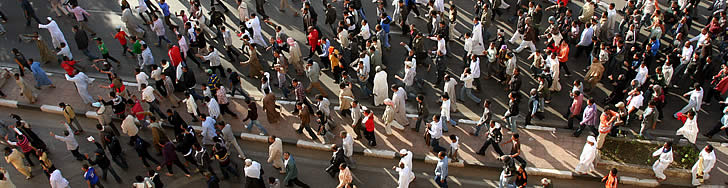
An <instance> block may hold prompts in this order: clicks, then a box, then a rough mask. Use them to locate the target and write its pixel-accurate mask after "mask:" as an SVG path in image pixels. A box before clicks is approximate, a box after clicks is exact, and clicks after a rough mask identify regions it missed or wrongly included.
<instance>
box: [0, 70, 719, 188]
mask: <svg viewBox="0 0 728 188" xmlns="http://www.w3.org/2000/svg"><path fill="white" fill-rule="evenodd" d="M50 78H51V80H52V81H53V82H54V84H55V85H56V86H57V87H56V88H43V89H41V90H35V92H34V93H35V94H37V95H39V97H38V102H37V103H36V104H37V105H43V104H45V105H52V106H55V105H57V104H58V103H59V102H65V103H67V104H71V105H72V106H73V107H74V109H75V110H76V112H85V111H90V110H93V107H91V106H89V105H85V104H83V103H82V102H81V100H80V98H79V96H78V94H77V92H76V90H75V89H73V88H74V86H73V83H72V82H70V81H66V80H65V79H63V78H62V77H61V75H59V74H52V75H51V76H50ZM25 79H26V80H28V82H29V83H30V84H34V83H35V81H34V79H33V78H32V76H30V75H28V76H26V77H25ZM105 84H108V80H106V79H94V81H93V83H92V86H91V87H89V88H90V91H89V92H90V93H91V94H92V95H94V96H96V95H102V96H105V95H106V93H107V92H108V90H107V89H103V88H99V87H98V86H99V85H105ZM0 89H1V90H2V91H3V92H5V93H6V94H7V95H8V96H7V97H6V98H5V99H8V100H17V101H18V102H23V103H25V102H27V101H26V99H25V98H24V97H22V96H19V91H18V89H17V86H16V85H15V83H14V80H12V78H10V79H9V80H7V83H6V84H5V85H4V86H0ZM127 89H128V90H129V91H131V92H132V94H138V92H137V91H136V86H130V87H128V88H127ZM248 91H255V90H252V89H248ZM251 95H252V96H253V97H254V98H256V99H260V97H261V95H260V94H259V93H257V91H256V92H252V93H251ZM49 96H53V97H49ZM59 99H62V100H59ZM231 102H232V103H233V104H234V105H232V107H233V109H234V111H236V113H238V115H240V117H241V118H243V117H245V116H246V115H247V114H246V113H247V108H246V106H244V104H243V102H242V100H231ZM258 104H259V105H262V104H261V102H260V101H258ZM281 104H282V105H283V107H284V108H282V109H281V110H282V114H283V115H284V119H283V121H281V122H280V123H278V124H270V123H268V121H267V120H266V118H265V115H263V114H264V112H263V110H262V108H261V107H259V114H261V118H260V121H261V123H262V124H263V125H264V126H265V128H266V129H267V130H268V131H269V132H270V133H272V134H274V135H276V136H279V137H283V138H291V139H302V140H310V137H309V136H307V135H306V134H296V133H295V128H297V127H298V126H299V125H300V121H299V120H298V118H297V117H296V116H294V115H292V114H291V113H290V111H291V110H293V105H291V104H290V103H283V102H282V103H281ZM332 105H333V104H332ZM198 106H199V107H200V111H201V112H206V111H207V109H206V107H204V105H203V104H198ZM161 108H162V109H163V110H166V109H167V108H169V105H168V104H167V102H166V101H163V102H162V107H161ZM175 110H177V111H178V112H180V114H181V115H182V117H183V118H184V119H186V120H188V122H190V120H191V118H192V117H191V116H189V115H187V113H185V112H186V111H185V109H184V108H177V109H175ZM375 115H376V116H377V119H376V120H375V121H376V122H377V130H376V137H377V143H378V145H377V147H375V149H385V150H395V151H397V150H399V149H402V148H406V149H408V150H411V151H413V152H414V153H415V155H420V156H422V155H425V154H429V151H428V147H426V146H425V143H424V139H423V138H422V134H423V130H424V128H422V129H423V130H420V132H418V133H415V132H414V131H413V130H411V129H409V128H406V129H405V130H403V131H394V134H393V135H386V134H385V131H384V126H382V125H383V124H382V123H381V122H382V121H381V119H379V117H381V110H375ZM224 119H225V121H226V122H229V123H231V124H232V125H233V127H234V131H236V132H244V131H245V129H244V128H243V123H246V122H241V121H240V120H236V119H234V118H232V117H230V116H225V117H224ZM334 122H337V128H336V129H335V130H334V132H338V131H341V130H342V128H343V129H345V130H347V131H349V132H352V129H351V127H349V126H342V125H348V124H350V123H351V120H350V118H343V119H342V118H341V117H339V116H338V115H334ZM193 124H194V123H193ZM412 124H413V125H414V121H413V122H412ZM472 130H473V126H472V125H470V124H465V123H461V124H460V125H459V126H458V127H454V128H450V132H448V133H446V134H445V135H446V136H447V135H450V134H455V135H457V136H459V137H460V140H461V151H460V155H461V157H462V159H464V160H465V161H466V162H467V163H472V164H491V165H497V164H499V162H498V161H497V160H496V159H495V157H496V154H495V152H494V151H493V149H490V148H489V149H488V151H486V155H485V156H480V155H477V154H475V152H476V151H477V150H478V149H479V148H480V146H481V145H482V143H483V141H484V139H485V138H484V136H483V135H481V136H480V137H479V138H476V137H474V136H470V135H468V134H467V133H468V132H471V131H472ZM520 132H521V141H522V149H523V151H524V154H523V156H524V158H525V159H526V160H527V161H528V165H529V166H531V167H536V168H548V169H557V170H566V171H571V170H572V169H574V167H575V166H576V164H577V163H578V157H579V155H580V153H581V149H582V147H583V144H584V140H585V136H582V137H580V138H574V137H572V136H570V133H569V132H566V131H564V130H561V129H560V130H558V131H543V130H525V129H524V130H520ZM253 133H258V130H255V129H254V130H253ZM506 135H507V134H506ZM506 137H507V136H506ZM505 139H507V138H504V140H505ZM335 140H336V143H340V141H339V140H340V139H338V138H337V139H335ZM448 144H449V141H445V139H441V145H442V146H445V147H447V145H448ZM356 145H358V147H363V148H368V147H367V146H366V144H365V143H364V142H361V141H357V142H356ZM502 148H503V150H504V152H509V151H510V145H506V146H502ZM717 148H718V149H717V152H716V154H717V157H718V159H724V158H726V156H727V155H728V148H726V147H717ZM645 155H649V154H645ZM597 170H598V171H597V172H596V174H597V175H603V174H605V173H606V169H601V168H597ZM727 170H728V164H726V163H722V162H718V163H717V164H716V168H715V169H714V170H713V173H712V179H711V180H712V182H711V181H709V183H710V184H719V185H722V184H723V182H722V180H723V179H725V178H727V175H726V174H728V173H726V171H727ZM623 175H627V174H623ZM630 176H634V177H638V178H649V175H644V174H631V175H630ZM669 183H673V184H682V185H687V184H688V183H689V180H688V179H670V180H669Z"/></svg>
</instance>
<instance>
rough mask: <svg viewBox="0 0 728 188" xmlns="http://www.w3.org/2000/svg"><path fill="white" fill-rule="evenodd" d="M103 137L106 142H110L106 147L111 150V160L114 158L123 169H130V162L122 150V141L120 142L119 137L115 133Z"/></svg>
mask: <svg viewBox="0 0 728 188" xmlns="http://www.w3.org/2000/svg"><path fill="white" fill-rule="evenodd" d="M102 139H104V142H106V143H108V144H107V145H106V149H107V150H109V154H110V155H111V160H113V161H114V163H116V165H118V166H119V167H121V168H122V169H125V170H126V169H128V168H129V164H127V163H126V157H125V156H124V153H123V152H122V148H121V142H119V138H118V137H117V136H114V135H106V136H105V137H104V138H102Z"/></svg>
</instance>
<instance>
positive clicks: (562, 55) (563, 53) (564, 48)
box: [559, 41, 569, 63]
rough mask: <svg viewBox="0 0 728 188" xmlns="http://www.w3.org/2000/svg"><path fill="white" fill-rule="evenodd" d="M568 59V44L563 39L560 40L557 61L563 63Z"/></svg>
mask: <svg viewBox="0 0 728 188" xmlns="http://www.w3.org/2000/svg"><path fill="white" fill-rule="evenodd" d="M568 60H569V45H568V44H566V42H565V41H561V46H560V47H559V62H561V63H563V62H566V61H568Z"/></svg>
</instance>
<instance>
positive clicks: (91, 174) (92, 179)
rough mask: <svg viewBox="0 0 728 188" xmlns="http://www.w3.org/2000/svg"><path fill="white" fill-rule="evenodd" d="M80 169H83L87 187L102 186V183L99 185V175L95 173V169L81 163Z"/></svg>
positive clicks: (102, 187)
mask: <svg viewBox="0 0 728 188" xmlns="http://www.w3.org/2000/svg"><path fill="white" fill-rule="evenodd" d="M81 169H82V170H83V179H84V180H85V182H86V184H87V185H88V187H89V188H94V187H99V188H104V185H101V181H99V177H98V176H97V175H96V169H95V168H94V167H90V166H88V164H83V165H82V167H81Z"/></svg>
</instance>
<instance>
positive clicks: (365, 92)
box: [359, 80, 372, 96]
mask: <svg viewBox="0 0 728 188" xmlns="http://www.w3.org/2000/svg"><path fill="white" fill-rule="evenodd" d="M359 87H361V94H362V95H364V96H369V95H371V94H372V90H369V88H367V82H366V81H361V80H360V81H359Z"/></svg>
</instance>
